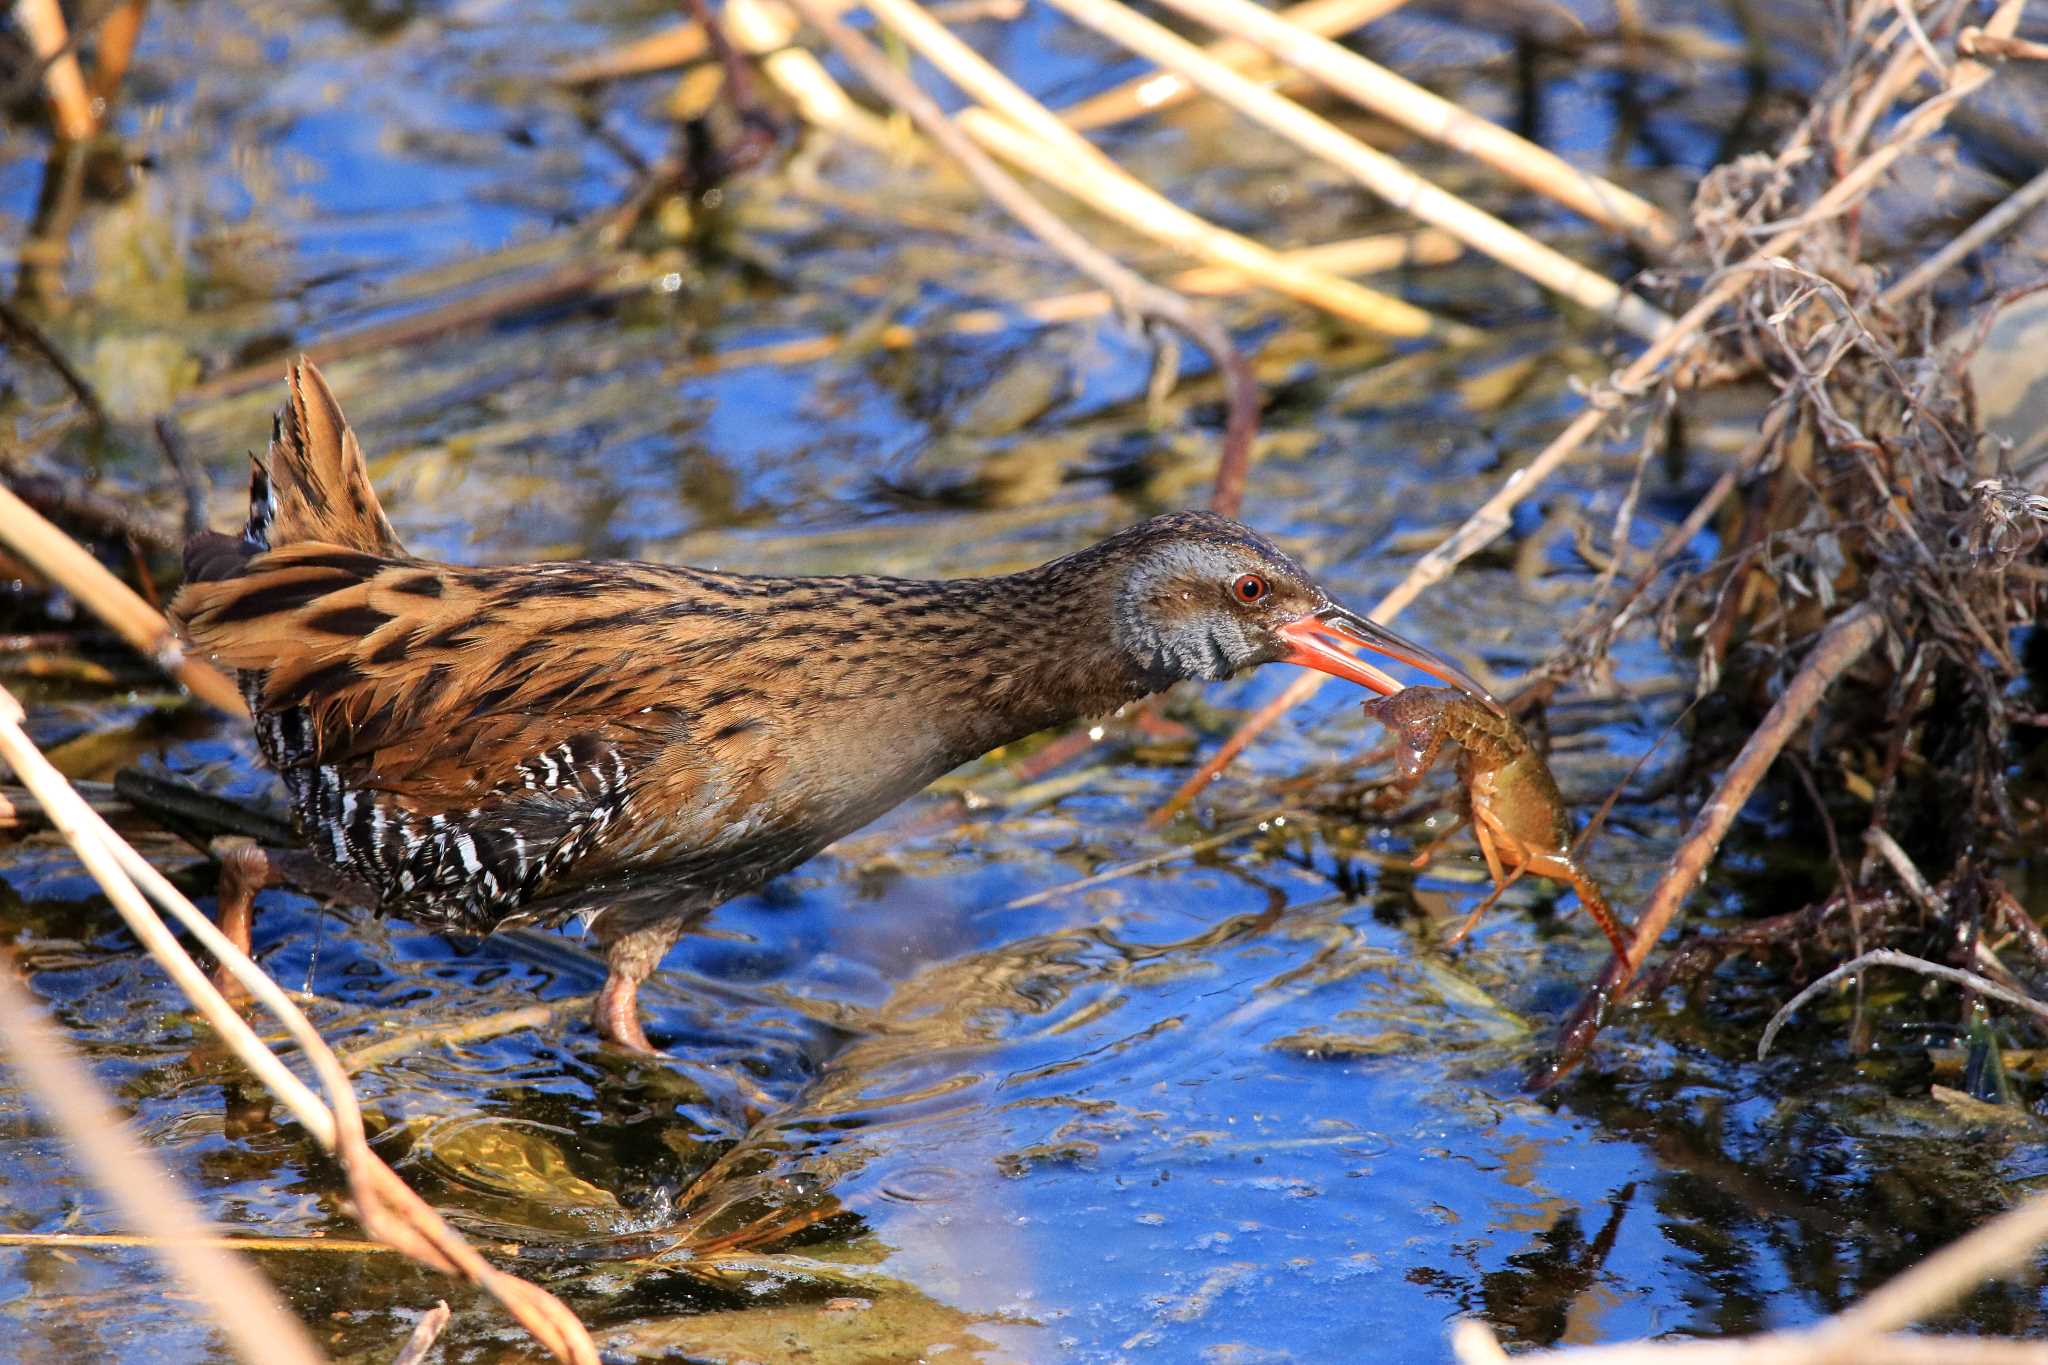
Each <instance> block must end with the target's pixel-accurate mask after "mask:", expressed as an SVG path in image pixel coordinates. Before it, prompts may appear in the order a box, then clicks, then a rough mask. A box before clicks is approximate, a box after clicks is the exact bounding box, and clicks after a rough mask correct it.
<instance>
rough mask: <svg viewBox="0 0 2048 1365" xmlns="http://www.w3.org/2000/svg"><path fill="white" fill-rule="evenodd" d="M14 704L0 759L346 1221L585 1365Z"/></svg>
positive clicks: (319, 1049) (571, 1317) (290, 1012)
mask: <svg viewBox="0 0 2048 1365" xmlns="http://www.w3.org/2000/svg"><path fill="white" fill-rule="evenodd" d="M25 718H26V717H25V713H24V712H23V710H22V708H21V704H20V703H19V702H18V701H16V700H15V698H14V697H13V695H12V694H11V693H9V692H7V691H6V689H4V688H0V760H4V761H5V762H6V763H7V764H8V765H9V766H11V767H12V768H13V769H14V771H15V773H16V775H17V776H18V777H20V779H21V781H22V783H23V785H25V786H26V787H28V789H29V790H30V791H31V792H33V793H34V794H35V796H36V797H37V799H38V800H40V801H41V802H42V803H43V806H44V809H45V810H46V811H48V812H49V815H50V819H51V823H52V824H54V825H55V826H56V828H57V830H58V832H59V833H61V834H62V835H63V836H64V839H65V842H67V843H68V844H70V846H71V848H72V851H73V852H74V853H76V854H77V856H78V859H79V862H80V863H81V864H82V865H83V866H84V868H85V870H86V871H87V872H88V873H89V874H90V875H91V876H92V878H93V880H94V881H96V882H98V883H99V884H100V887H101V889H102V890H104V891H105V892H106V893H107V898H108V900H109V901H110V902H112V904H113V906H114V908H115V909H116V910H117V911H118V912H119V913H120V915H121V918H122V920H123V921H124V922H125V923H126V924H127V925H128V928H129V930H130V932H132V933H133V934H134V935H135V936H136V938H137V939H138V940H139V941H140V942H141V943H142V945H143V947H144V948H145V949H147V950H148V952H149V954H150V956H151V957H153V958H155V959H156V960H157V962H158V964H159V965H160V966H162V967H163V969H164V970H165V972H166V973H167V974H168V975H169V976H170V978H171V980H172V981H173V982H174V983H175V984H176V985H177V987H178V989H179V990H180V991H181V992H182V993H183V994H184V996H185V998H186V999H187V1000H189V1001H191V1002H192V1004H193V1006H194V1008H196V1009H197V1010H198V1011H199V1013H200V1014H201V1015H202V1016H203V1017H204V1018H205V1019H206V1021H207V1023H208V1024H210V1025H211V1026H212V1027H213V1029H214V1031H215V1033H216V1034H217V1035H218V1036H219V1038H220V1039H221V1041H222V1042H223V1043H224V1044H226V1046H227V1047H228V1048H229V1049H230V1050H232V1051H233V1052H234V1054H235V1056H236V1057H237V1058H239V1059H240V1060H241V1061H242V1062H243V1064H244V1065H246V1066H247V1067H249V1069H250V1070H251V1071H253V1072H254V1073H255V1074H256V1076H257V1078H258V1079H259V1080H261V1081H262V1082H263V1084H264V1086H265V1088H266V1089H268V1090H269V1091H270V1092H271V1094H273V1095H274V1096H276V1097H277V1099H278V1100H279V1102H281V1103H282V1104H283V1105H284V1106H285V1107H286V1108H287V1109H289V1110H291V1112H292V1115H293V1117H295V1118H296V1119H297V1120H298V1121H299V1123H300V1125H301V1126H302V1127H304V1128H305V1129H306V1131H307V1132H308V1133H309V1134H310V1135H311V1136H312V1137H313V1139H314V1141H315V1142H317V1143H318V1144H319V1145H320V1146H321V1147H322V1148H324V1149H325V1150H327V1151H328V1152H331V1153H332V1154H333V1155H334V1156H335V1158H336V1159H337V1160H338V1161H339V1162H340V1164H341V1168H342V1172H343V1174H344V1175H345V1176H346V1177H347V1180H348V1186H349V1197H350V1199H351V1201H352V1202H353V1203H354V1205H355V1214H356V1219H357V1221H358V1222H359V1223H361V1224H362V1227H363V1230H364V1232H365V1233H367V1234H368V1235H369V1236H370V1237H371V1238H372V1239H374V1240H376V1241H380V1242H384V1243H386V1244H387V1245H389V1246H391V1247H393V1248H394V1249H396V1250H397V1251H399V1252H401V1253H403V1254H404V1255H406V1256H408V1257H410V1258H411V1259H413V1260H415V1261H418V1262H420V1263H421V1264H423V1265H426V1266H428V1267H430V1268H432V1269H435V1270H438V1271H441V1272H443V1273H444V1274H449V1275H455V1276H459V1277H460V1278H462V1279H465V1280H467V1281H469V1282H470V1283H472V1284H475V1285H477V1286H479V1287H480V1288H482V1289H484V1290H486V1291H487V1292H489V1293H490V1294H491V1295H492V1296H493V1297H495V1298H496V1299H497V1300H498V1301H499V1302H500V1303H502V1304H504V1306H505V1307H506V1309H507V1310H508V1311H509V1312H510V1313H511V1314H512V1316H513V1317H515V1318H516V1319H518V1321H519V1323H520V1325H521V1326H522V1327H524V1328H525V1329H526V1330H527V1331H528V1332H529V1333H531V1334H532V1335H533V1337H534V1339H535V1340H537V1341H538V1342H540V1344H541V1345H542V1346H543V1347H544V1348H545V1349H546V1350H547V1351H548V1352H549V1353H550V1354H552V1355H553V1356H554V1357H555V1358H556V1359H557V1360H561V1361H565V1362H569V1363H570V1365H597V1362H598V1356H597V1348H596V1346H595V1344H593V1343H592V1341H591V1339H590V1334H589V1332H588V1331H586V1330H585V1329H584V1327H583V1324H582V1323H581V1322H580V1321H578V1320H577V1318H576V1315H575V1314H573V1313H571V1312H570V1311H569V1309H568V1308H567V1307H566V1306H565V1305H563V1303H562V1302H561V1300H559V1299H557V1298H555V1296H554V1295H552V1294H550V1293H548V1292H547V1291H546V1290H544V1289H542V1288H540V1287H539V1286H537V1285H534V1284H532V1283H530V1282H528V1281H526V1280H523V1279H520V1278H519V1277H518V1276H516V1275H509V1274H507V1273H505V1272H504V1271H501V1270H499V1269H497V1268H496V1267H494V1266H492V1265H491V1264H490V1263H489V1262H487V1261H485V1260H484V1259H483V1257H482V1256H480V1255H478V1254H477V1252H476V1249H475V1248H474V1247H472V1246H470V1245H469V1243H468V1242H466V1241H464V1240H463V1238H462V1236H461V1235H460V1234H459V1233H457V1232H456V1231H455V1230H454V1229H453V1228H451V1227H449V1226H448V1224H447V1222H446V1221H445V1220H444V1219H443V1218H442V1217H441V1215H440V1214H439V1213H437V1212H436V1211H435V1210H434V1209H433V1207H432V1206H431V1205H429V1204H428V1203H427V1202H426V1201H425V1200H423V1199H421V1198H420V1197H419V1195H418V1194H416V1193H414V1192H413V1190H412V1189H411V1188H410V1187H409V1186H407V1185H406V1183H405V1182H404V1181H402V1180H400V1179H399V1178H398V1175H397V1174H396V1173H395V1172H393V1171H392V1169H391V1168H390V1167H389V1166H386V1165H385V1164H384V1162H383V1161H382V1160H381V1159H380V1158H379V1157H378V1156H377V1155H376V1154H375V1153H374V1152H372V1151H371V1150H370V1148H369V1144H368V1141H367V1140H366V1138H365V1136H364V1133H363V1120H362V1111H361V1109H360V1108H359V1107H358V1105H357V1102H356V1097H355V1091H354V1090H353V1089H352V1088H351V1087H350V1085H349V1080H348V1076H347V1074H346V1073H345V1072H344V1071H343V1070H342V1067H341V1064H340V1062H339V1061H337V1060H336V1058H335V1056H334V1053H333V1051H332V1050H331V1049H330V1048H329V1047H328V1046H327V1043H326V1041H325V1040H324V1039H323V1038H321V1036H320V1034H319V1031H318V1030H317V1029H315V1028H314V1027H313V1025H312V1023H311V1022H310V1021H308V1020H307V1018H306V1016H305V1015H304V1014H303V1013H301V1012H300V1010H299V1008H298V1007H297V1006H296V1005H294V1004H293V1003H292V1002H291V1000H290V999H289V998H288V997H287V996H286V995H285V994H284V992H283V991H281V990H280V989H278V987H277V984H276V983H275V982H273V981H272V980H271V979H270V978H269V977H268V976H267V975H265V974H264V972H263V969H262V968H260V967H258V966H257V965H256V964H255V963H254V962H252V961H250V960H249V959H248V957H246V956H245V955H244V954H243V953H242V952H241V950H240V949H238V948H236V947H235V945H234V944H233V943H231V942H229V941H228V939H227V937H226V936H225V935H223V934H222V933H221V932H220V931H219V929H217V928H216V927H215V926H214V924H213V921H211V920H210V919H208V918H207V917H206V916H205V915H203V914H201V913H200V912H199V910H198V909H197V908H196V907H195V906H194V905H193V904H192V903H191V902H190V901H189V900H187V899H186V898H185V896H184V894H183V893H182V892H180V891H179V890H178V889H177V888H176V887H175V886H172V885H171V883H170V881H169V880H168V879H166V878H165V877H164V875H163V874H162V873H160V872H158V871H157V870H156V869H155V868H154V867H152V866H151V865H150V864H149V861H148V860H147V859H146V858H144V857H143V856H142V855H141V854H139V853H137V852H136V851H135V850H134V849H133V848H132V847H130V846H129V845H128V843H127V842H126V841H125V840H123V839H122V838H121V837H120V836H119V835H118V834H116V833H114V831H113V830H112V829H111V828H110V827H109V826H108V825H107V823H106V822H105V821H104V820H102V819H101V818H100V817H99V816H98V815H97V814H95V813H94V812H93V811H92V809H91V808H90V807H88V806H87V805H86V803H85V802H84V801H83V800H82V799H80V797H79V796H78V794H77V793H76V792H74V791H73V790H72V789H71V786H70V784H69V783H68V782H66V781H65V779H64V776H63V774H61V773H59V772H58V771H57V770H56V769H55V768H54V767H52V766H50V762H49V760H48V759H46V758H44V757H43V755H42V753H41V752H40V751H39V750H38V749H37V748H36V746H35V744H34V743H33V742H32V741H31V740H30V739H29V738H28V735H27V733H26V732H25V731H24V730H23V729H22V722H23V721H24V719H25ZM152 900H153V901H155V902H156V904H157V905H159V906H161V907H163V909H164V910H165V911H166V912H168V913H169V914H170V915H171V916H172V917H173V918H174V919H176V920H177V921H178V922H179V924H180V925H181V926H182V927H183V928H184V929H185V930H186V932H188V933H190V934H192V935H193V936H194V937H195V938H197V939H198V940H199V942H200V944H201V945H202V946H203V947H205V948H206V949H207V951H208V952H210V953H212V954H213V955H214V957H215V958H216V959H217V960H218V961H219V963H220V964H221V966H222V967H223V968H225V969H226V971H227V972H228V974H229V975H231V976H232V977H233V978H234V980H235V981H236V982H237V983H238V984H240V986H241V987H242V988H243V989H244V990H246V991H247V992H248V993H249V994H250V996H252V997H253V998H254V999H255V1001H256V1002H257V1003H258V1004H260V1005H262V1006H263V1008H264V1009H265V1010H266V1011H268V1012H269V1013H270V1015H271V1016H272V1017H273V1018H275V1019H276V1020H277V1021H278V1022H279V1023H281V1024H282V1025H284V1028H285V1031H286V1032H287V1033H288V1034H289V1035H290V1036H291V1038H292V1040H293V1041H294V1042H295V1043H297V1044H298V1046H299V1050H300V1053H301V1055H302V1056H304V1057H305V1058H306V1060H307V1062H308V1063H309V1064H310V1065H311V1066H312V1068H313V1070H314V1072H315V1074H316V1075H317V1076H318V1077H319V1079H320V1084H321V1087H322V1089H324V1090H325V1091H326V1095H327V1098H326V1100H325V1101H324V1102H323V1101H322V1099H321V1098H320V1096H319V1095H317V1094H315V1093H314V1091H313V1090H312V1089H311V1088H310V1087H309V1086H307V1084H306V1083H305V1082H304V1081H302V1080H300V1079H299V1078H298V1077H297V1076H296V1075H294V1074H292V1072H291V1070H290V1069H289V1068H287V1067H286V1066H285V1065H284V1063H283V1062H282V1061H280V1060H279V1059H278V1057H277V1055H276V1054H275V1053H273V1052H272V1051H271V1050H270V1049H269V1048H268V1047H267V1046H265V1045H264V1043H263V1040H262V1039H261V1038H259V1037H257V1035H256V1033H255V1031H254V1030H252V1029H251V1028H250V1027H249V1025H248V1024H247V1023H246V1022H245V1021H244V1020H243V1019H242V1017H241V1015H240V1014H239V1013H238V1012H237V1011H236V1010H235V1008H234V1007H233V1006H232V1005H230V1004H229V1003H228V1002H227V1000H226V999H225V998H224V997H223V996H222V995H221V993H220V991H219V990H217V989H216V988H215V987H214V985H213V983H212V982H211V981H209V980H208V979H207V977H206V974H205V973H204V972H202V971H201V970H200V969H199V965H198V964H197V963H195V962H194V961H193V960H192V958H191V957H190V955H188V954H187V953H186V952H185V950H184V948H183V947H182V946H181V945H180V944H179V943H178V941H177V938H176V937H175V936H174V935H173V934H172V933H171V931H170V929H169V928H168V927H167V926H166V925H165V924H164V922H163V920H162V919H161V918H160V917H159V916H158V914H157V912H156V911H155V910H154V909H153V908H152V907H151V905H150V902H151V901H152Z"/></svg>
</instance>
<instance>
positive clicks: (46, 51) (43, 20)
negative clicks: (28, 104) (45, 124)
mask: <svg viewBox="0 0 2048 1365" xmlns="http://www.w3.org/2000/svg"><path fill="white" fill-rule="evenodd" d="M14 22H15V23H17V24H19V25H20V26H21V31H22V33H23V34H24V35H26V36H27V38H28V45H29V51H30V52H32V53H33V54H35V59H36V61H37V62H39V63H41V64H42V67H43V91H44V93H45V94H46V95H47V96H48V97H49V101H50V122H51V124H52V126H54V127H55V129H56V131H57V136H58V137H60V138H62V139H64V140H65V141H66V142H83V141H85V140H86V139H87V138H89V137H91V136H92V135H93V134H94V133H96V132H98V131H99V121H98V120H97V119H95V118H94V117H93V112H92V96H91V95H89V94H87V93H86V89H85V77H84V76H83V75H81V74H80V72H79V69H78V53H77V52H76V51H74V50H73V49H72V48H71V46H70V42H71V38H70V34H69V33H68V32H67V31H66V29H65V27H64V15H63V13H62V11H60V10H59V9H58V8H57V0H14Z"/></svg>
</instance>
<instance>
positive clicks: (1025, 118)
mask: <svg viewBox="0 0 2048 1365" xmlns="http://www.w3.org/2000/svg"><path fill="white" fill-rule="evenodd" d="M868 9H869V10H870V11H871V12H872V13H873V14H874V16H875V17H876V18H877V19H879V20H881V21H882V23H884V24H886V25H887V26H888V27H889V29H890V30H891V31H892V32H894V33H895V34H896V35H897V36H898V37H900V38H902V39H903V41H904V42H905V43H907V44H908V45H909V46H910V47H911V49H912V50H913V51H915V52H916V53H917V54H918V55H919V56H921V57H923V58H924V59H925V60H926V61H928V62H930V63H931V64H932V65H933V66H935V67H937V68H938V69H939V70H940V71H941V72H942V73H944V75H945V77H946V79H948V80H950V81H952V82H953V84H955V85H956V86H958V87H959V88H960V89H961V90H963V91H965V92H966V93H967V94H968V95H970V96H971V97H973V98H974V99H975V100H976V101H978V102H979V103H980V104H982V105H984V106H986V108H984V109H968V110H963V111H962V112H961V113H960V114H959V115H957V116H956V118H955V120H954V121H955V122H956V123H957V124H958V126H959V127H960V129H961V130H962V131H964V132H966V133H968V134H969V135H970V136H972V137H973V138H974V139H975V141H977V142H979V143H981V144H982V146H983V147H985V148H987V149H988V150H990V151H993V152H995V153H996V154H997V155H998V156H1001V157H1002V158H1003V159H1004V160H1006V161H1008V162H1010V163H1011V164H1012V165H1014V166H1016V167H1018V168H1019V169H1020V170H1024V171H1028V172H1029V173H1031V174H1032V175H1034V176H1036V177H1038V178H1039V179H1042V180H1044V181H1046V183H1048V184H1051V185H1055V186H1057V187H1058V188H1060V189H1061V190H1064V191H1065V192H1067V193H1068V194H1071V195H1073V196H1075V197H1076V198H1078V199H1080V200H1082V201H1083V202H1084V203H1086V204H1088V205H1089V207H1091V208H1093V209H1095V210H1096V211H1097V212H1099V213H1102V214H1105V215H1107V216H1109V217H1111V218H1114V219H1116V220H1117V221H1118V222H1121V223H1123V224H1124V225H1125V226H1126V227H1128V228H1130V229H1131V230H1132V231H1134V232H1139V233H1142V234H1144V235H1145V236H1147V237H1150V238H1152V239H1153V240H1155V241H1158V242H1163V243H1165V244H1166V245H1167V246H1170V247H1172V248H1174V249H1175V250H1177V251H1181V252H1184V253H1186V254H1188V255H1191V256H1194V257H1196V258H1198V259H1201V260H1205V261H1208V262H1209V263H1210V264H1211V265H1218V266H1223V267H1225V268H1227V269H1230V270H1234V271H1236V272H1237V273H1239V274H1241V275H1246V276H1249V277H1251V278H1252V279H1256V280H1258V281H1260V282H1261V283H1262V284H1265V285H1267V286H1269V287H1270V288H1273V289H1275V290H1277V291H1278V292H1280V293H1284V294H1286V295H1288V296H1289V297H1291V298H1294V299H1297V300H1299V301H1301V302H1303V303H1306V304H1309V305H1311V306H1312V307H1317V308H1321V309H1323V310H1324V311H1325V312H1328V313H1332V314H1335V315H1336V316H1338V317H1342V318H1345V319H1347V320H1348V321H1351V322H1355V323H1357V324H1359V325H1360V326H1362V327H1367V328H1370V329H1372V330H1373V331H1376V332H1382V333H1384V334H1386V335H1388V336H1402V337H1420V336H1427V335H1430V334H1431V333H1433V332H1436V333H1455V332H1459V331H1460V330H1461V329H1455V328H1449V327H1446V326H1445V325H1444V324H1443V323H1441V322H1439V321H1438V320H1437V319H1435V318H1433V317H1431V316H1430V315H1429V314H1428V313H1427V312H1424V311H1423V310H1422V309H1420V308H1417V307H1415V306H1414V305H1413V304H1410V303H1406V302H1403V301H1402V300H1400V299H1397V298H1394V297H1392V296H1390V295H1387V294H1382V293H1380V292H1378V291H1377V290H1373V289H1367V288H1365V287H1364V286H1363V285H1359V284H1354V283H1352V282H1351V281H1350V280H1345V279H1340V278H1338V277H1337V276H1335V275H1331V274H1329V273H1327V272H1325V271H1320V270H1311V269H1307V268H1304V267H1301V266H1290V265H1287V264H1286V263H1285V262H1283V261H1281V260H1280V259H1279V257H1278V256H1277V255H1276V253H1274V252H1272V251H1270V250H1268V249H1267V248H1265V247H1263V246H1260V245H1258V244H1257V243H1255V242H1252V241H1250V240H1248V239H1247V238H1244V237H1241V236H1239V235H1238V234H1236V233H1234V232H1228V231H1226V230H1224V229H1223V228H1219V227H1217V226H1216V225H1215V224H1213V223H1210V222H1208V221H1207V220H1205V219H1203V218H1201V217H1199V216H1197V215H1196V214H1193V213H1190V212H1188V211H1187V210H1186V209H1184V208H1181V207H1180V206H1179V205H1178V204H1175V203H1174V202H1173V201H1172V200H1170V199H1168V198H1167V197H1166V196H1165V195H1163V194H1160V193H1159V192H1158V191H1156V190H1154V189H1152V188H1151V187H1150V186H1148V185H1146V184H1144V183H1143V182H1141V181H1139V180H1138V179H1136V178H1135V177H1133V176H1132V175H1131V174H1130V173H1129V172H1127V171H1125V170H1124V169H1123V168H1122V167H1121V166H1118V165H1117V164H1116V163H1115V162H1114V161H1112V160H1110V159H1109V158H1108V157H1107V156H1105V155H1103V154H1102V152H1101V151H1099V150H1097V148H1096V147H1095V146H1094V144H1092V143H1090V142H1089V141H1088V140H1087V139H1086V138H1083V137H1082V136H1081V135H1080V134H1078V133H1076V132H1074V131H1073V130H1072V129H1071V128H1069V127H1067V126H1066V125H1065V124H1063V123H1061V122H1060V121H1059V119H1057V118H1055V117H1054V116H1053V113H1052V111H1051V110H1049V109H1047V108H1046V107H1045V106H1044V105H1043V104H1040V103H1039V102H1038V101H1037V100H1035V99H1033V98H1032V97H1031V96H1030V95H1029V94H1027V93H1026V92H1025V91H1024V90H1023V89H1022V88H1021V87H1019V86H1018V85H1017V84H1016V83H1015V82H1014V81H1012V80H1011V79H1010V78H1009V77H1008V76H1005V75H1004V74H1003V73H1002V72H1000V71H998V70H996V68H995V67H994V66H993V65H991V64H990V63H989V62H988V60H987V59H986V58H984V57H983V56H982V55H981V54H980V53H978V52H976V51H975V50H974V49H973V48H971V47H969V46H967V44H966V43H963V42H962V41H960V39H959V38H958V37H957V36H955V35H954V34H953V33H952V32H951V31H950V30H949V29H947V28H946V27H945V26H944V25H943V24H940V23H939V22H938V21H937V20H936V19H933V18H932V17H931V15H930V14H929V13H928V12H926V11H925V10H924V8H923V7H921V6H920V5H918V4H916V3H915V0H870V3H869V4H868ZM1034 202H1036V201H1034Z"/></svg>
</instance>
